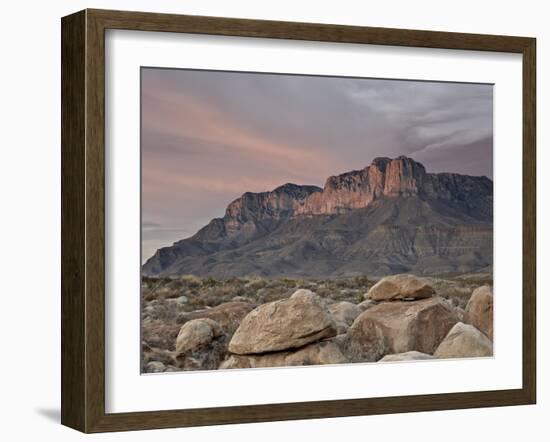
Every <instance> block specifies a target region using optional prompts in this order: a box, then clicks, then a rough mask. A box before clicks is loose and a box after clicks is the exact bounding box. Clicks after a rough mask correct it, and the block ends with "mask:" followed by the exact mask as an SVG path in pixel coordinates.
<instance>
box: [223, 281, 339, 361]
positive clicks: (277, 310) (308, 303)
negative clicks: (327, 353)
mask: <svg viewBox="0 0 550 442" xmlns="http://www.w3.org/2000/svg"><path fill="white" fill-rule="evenodd" d="M306 292H307V291H300V293H299V294H298V295H293V296H292V297H290V298H288V299H281V300H279V301H274V302H269V303H267V304H262V305H260V306H259V307H257V308H255V309H254V310H252V311H251V312H250V313H249V314H248V315H247V316H246V317H245V318H244V319H243V320H242V321H241V324H240V325H239V328H238V329H237V330H236V331H235V334H234V335H233V337H232V338H231V341H230V343H229V351H230V352H231V353H235V354H240V355H244V354H257V353H265V352H273V351H281V350H288V349H293V348H298V347H302V346H304V345H306V344H309V343H311V342H315V341H319V340H321V339H323V338H329V337H332V336H335V335H336V325H335V323H334V321H333V319H332V318H331V316H330V314H329V313H328V311H327V310H326V308H325V307H324V305H323V303H322V302H321V300H320V299H319V298H318V297H317V296H316V295H314V294H313V293H311V292H310V293H306Z"/></svg>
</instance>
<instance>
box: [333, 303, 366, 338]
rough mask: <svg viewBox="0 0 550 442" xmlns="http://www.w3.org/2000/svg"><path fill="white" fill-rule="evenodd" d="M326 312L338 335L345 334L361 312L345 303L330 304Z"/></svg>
mask: <svg viewBox="0 0 550 442" xmlns="http://www.w3.org/2000/svg"><path fill="white" fill-rule="evenodd" d="M328 310H329V312H330V314H331V316H332V319H334V322H335V323H336V328H337V332H338V334H341V333H345V332H346V331H347V329H348V328H349V327H350V325H351V324H353V321H355V318H357V316H359V315H360V314H361V313H362V312H363V310H361V309H360V308H359V307H358V306H356V305H355V304H352V303H351V302H347V301H342V302H337V303H335V304H331V305H330V306H329V307H328Z"/></svg>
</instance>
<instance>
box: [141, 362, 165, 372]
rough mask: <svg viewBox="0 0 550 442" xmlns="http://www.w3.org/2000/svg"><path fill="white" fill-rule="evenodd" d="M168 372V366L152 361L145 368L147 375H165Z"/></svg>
mask: <svg viewBox="0 0 550 442" xmlns="http://www.w3.org/2000/svg"><path fill="white" fill-rule="evenodd" d="M165 371H166V366H165V365H164V364H163V363H162V362H159V361H151V362H149V363H147V365H146V366H145V372H146V373H163V372H165Z"/></svg>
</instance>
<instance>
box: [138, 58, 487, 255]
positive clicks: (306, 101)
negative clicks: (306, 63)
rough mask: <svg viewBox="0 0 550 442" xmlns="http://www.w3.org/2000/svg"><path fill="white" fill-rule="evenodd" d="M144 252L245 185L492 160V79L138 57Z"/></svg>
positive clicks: (467, 169)
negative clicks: (290, 71) (293, 71)
mask: <svg viewBox="0 0 550 442" xmlns="http://www.w3.org/2000/svg"><path fill="white" fill-rule="evenodd" d="M141 87H142V90H141V94H142V146H141V148H142V260H143V261H145V260H146V259H147V258H149V257H150V256H151V255H152V254H153V253H154V252H155V250H156V249H158V248H159V247H163V246H168V245H171V244H172V243H173V242H174V241H177V240H179V239H182V238H186V237H188V236H191V235H193V234H194V233H195V232H196V231H197V230H198V229H200V228H201V227H203V226H204V225H205V224H207V223H208V222H209V221H210V220H211V219H212V218H215V217H222V216H223V214H224V211H225V208H226V206H227V204H228V203H230V202H231V201H232V200H234V199H235V198H237V197H239V196H240V195H241V194H242V193H244V192H247V191H250V192H261V191H266V190H271V189H273V188H275V187H277V186H279V185H281V184H284V183H287V182H293V183H296V184H316V185H318V186H321V187H322V185H323V184H324V182H325V179H326V178H327V177H328V176H330V175H337V174H339V173H343V172H346V171H349V170H354V169H361V168H363V167H365V166H367V165H368V164H370V162H371V161H372V159H373V158H375V157H379V156H387V157H396V156H399V155H407V156H410V157H412V158H414V159H415V160H417V161H419V162H421V163H422V164H424V166H425V167H426V169H427V171H428V172H458V173H463V174H469V175H486V176H488V177H490V178H492V168H493V161H492V158H493V154H492V145H493V87H492V86H491V85H480V84H459V83H440V82H417V81H397V80H375V79H357V78H340V77H311V76H296V75H280V74H277V75H273V74H257V73H230V72H216V71H196V70H181V69H157V68H142V85H141Z"/></svg>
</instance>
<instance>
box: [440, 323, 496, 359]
mask: <svg viewBox="0 0 550 442" xmlns="http://www.w3.org/2000/svg"><path fill="white" fill-rule="evenodd" d="M492 355H493V343H492V342H491V341H490V340H489V338H488V337H487V336H485V335H484V334H483V333H481V332H480V331H479V330H478V329H477V328H475V327H474V326H473V325H469V324H464V323H462V322H459V323H457V324H456V325H455V326H454V327H453V328H452V329H451V330H450V331H449V333H448V334H447V336H446V337H445V339H444V340H443V342H441V344H440V345H439V347H438V348H437V350H436V351H435V353H434V356H435V357H436V358H440V359H448V358H475V357H487V356H492Z"/></svg>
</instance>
